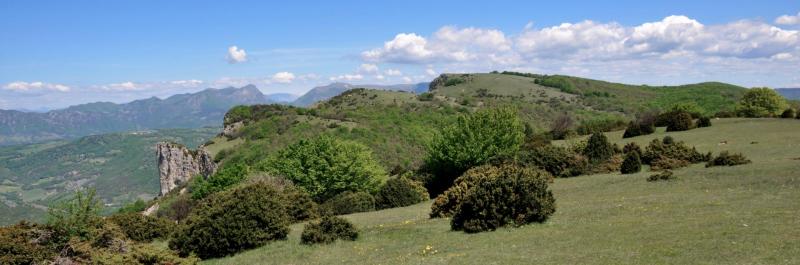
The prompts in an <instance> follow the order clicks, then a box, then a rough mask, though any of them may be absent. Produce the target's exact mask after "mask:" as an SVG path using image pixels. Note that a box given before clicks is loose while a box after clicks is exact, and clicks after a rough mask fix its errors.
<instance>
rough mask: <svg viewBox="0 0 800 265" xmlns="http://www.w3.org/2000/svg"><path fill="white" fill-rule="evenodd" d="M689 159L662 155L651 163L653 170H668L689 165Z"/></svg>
mask: <svg viewBox="0 0 800 265" xmlns="http://www.w3.org/2000/svg"><path fill="white" fill-rule="evenodd" d="M689 164H691V163H689V161H687V160H683V159H676V158H671V157H666V156H660V157H658V158H656V159H655V160H653V161H652V162H651V163H650V169H651V170H667V169H676V168H682V167H686V166H689Z"/></svg>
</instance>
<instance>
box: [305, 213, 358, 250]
mask: <svg viewBox="0 0 800 265" xmlns="http://www.w3.org/2000/svg"><path fill="white" fill-rule="evenodd" d="M357 238H358V230H356V228H355V226H353V224H352V223H350V221H347V219H344V218H341V217H336V216H324V217H322V219H321V220H319V221H318V222H311V223H308V224H306V225H305V227H303V234H301V235H300V242H301V243H303V244H306V245H313V244H330V243H333V242H334V241H336V240H337V239H341V240H350V241H354V240H356V239H357Z"/></svg>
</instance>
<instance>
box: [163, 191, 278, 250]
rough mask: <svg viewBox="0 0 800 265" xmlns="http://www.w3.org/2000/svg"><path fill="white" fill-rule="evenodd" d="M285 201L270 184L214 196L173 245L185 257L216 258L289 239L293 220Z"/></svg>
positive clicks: (203, 203) (200, 207)
mask: <svg viewBox="0 0 800 265" xmlns="http://www.w3.org/2000/svg"><path fill="white" fill-rule="evenodd" d="M284 200H285V198H284V197H283V195H282V194H280V193H279V192H278V191H277V190H276V189H275V188H274V187H272V186H271V185H268V184H266V183H260V182H259V183H254V184H250V185H245V186H240V187H237V188H234V189H231V190H227V191H223V192H219V193H215V194H212V195H210V196H209V197H208V198H206V199H204V200H203V201H201V202H200V204H199V205H198V206H197V207H196V208H195V210H193V211H192V213H191V214H189V217H188V218H187V219H186V223H185V224H184V225H182V226H181V227H180V228H179V229H178V231H177V232H176V233H175V234H174V237H173V238H172V240H170V242H169V247H170V248H171V249H173V250H177V251H178V253H180V254H181V256H186V255H189V254H191V253H194V254H196V255H197V256H198V257H200V258H203V259H206V258H214V257H223V256H227V255H232V254H235V253H238V252H240V251H243V250H247V249H252V248H256V247H259V246H262V245H264V244H266V243H267V242H269V241H272V240H280V239H285V238H286V235H287V234H288V233H289V220H290V218H289V216H288V214H287V213H286V206H285V201H284Z"/></svg>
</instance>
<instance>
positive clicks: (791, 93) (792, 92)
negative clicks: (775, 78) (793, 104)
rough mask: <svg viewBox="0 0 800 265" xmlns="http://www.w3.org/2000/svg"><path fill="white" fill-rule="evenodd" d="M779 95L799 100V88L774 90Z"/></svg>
mask: <svg viewBox="0 0 800 265" xmlns="http://www.w3.org/2000/svg"><path fill="white" fill-rule="evenodd" d="M775 91H778V93H780V94H781V95H783V96H784V97H785V98H788V99H794V100H800V88H776V89H775Z"/></svg>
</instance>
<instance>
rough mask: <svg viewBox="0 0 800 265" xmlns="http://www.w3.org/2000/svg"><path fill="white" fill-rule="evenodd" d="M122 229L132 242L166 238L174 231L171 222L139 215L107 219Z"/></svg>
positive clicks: (126, 214) (124, 214) (124, 215)
mask: <svg viewBox="0 0 800 265" xmlns="http://www.w3.org/2000/svg"><path fill="white" fill-rule="evenodd" d="M107 220H108V221H110V222H112V223H114V224H116V225H118V226H119V228H120V229H122V232H124V233H125V235H126V236H127V237H128V238H130V239H131V240H133V241H137V242H150V241H152V240H153V239H156V238H166V237H167V236H168V235H169V234H170V233H171V232H172V231H173V229H174V226H175V224H174V223H172V222H171V221H169V220H167V219H164V218H158V217H153V216H146V215H142V214H139V213H123V214H115V215H112V216H111V217H109V218H108V219H107Z"/></svg>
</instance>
